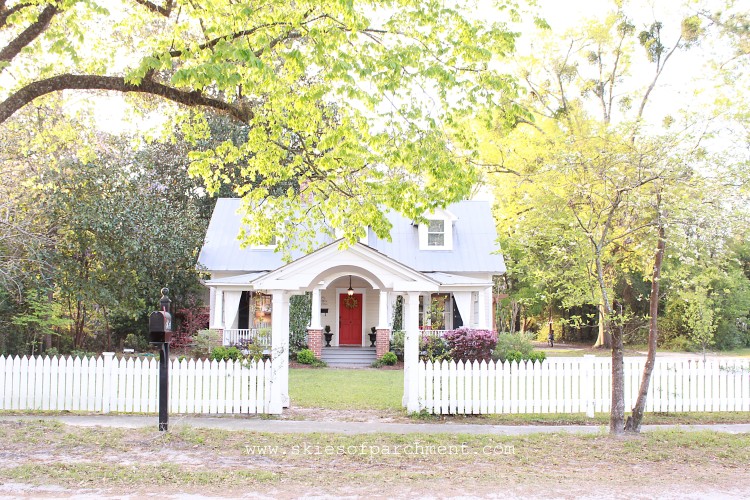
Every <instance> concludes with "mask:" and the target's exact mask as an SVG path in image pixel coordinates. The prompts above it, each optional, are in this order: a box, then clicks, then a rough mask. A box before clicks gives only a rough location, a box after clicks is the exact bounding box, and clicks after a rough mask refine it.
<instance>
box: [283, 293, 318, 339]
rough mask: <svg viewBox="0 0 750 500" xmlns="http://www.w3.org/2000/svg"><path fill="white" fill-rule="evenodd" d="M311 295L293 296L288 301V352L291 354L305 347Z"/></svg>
mask: <svg viewBox="0 0 750 500" xmlns="http://www.w3.org/2000/svg"><path fill="white" fill-rule="evenodd" d="M311 308H312V295H311V294H310V293H306V294H305V295H293V296H292V297H291V298H290V299H289V350H290V352H291V353H292V354H294V353H295V352H298V351H300V350H301V349H304V348H306V347H307V325H308V324H309V323H310V317H311V316H310V315H311Z"/></svg>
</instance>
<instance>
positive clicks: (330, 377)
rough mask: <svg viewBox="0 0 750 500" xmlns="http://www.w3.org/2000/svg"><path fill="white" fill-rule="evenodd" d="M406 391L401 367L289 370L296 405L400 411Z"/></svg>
mask: <svg viewBox="0 0 750 500" xmlns="http://www.w3.org/2000/svg"><path fill="white" fill-rule="evenodd" d="M403 394H404V372H403V371H402V370H375V369H363V370H353V369H336V368H319V369H303V368H300V369H290V370H289V397H290V398H291V400H292V401H294V404H295V405H297V406H302V407H308V408H329V409H333V410H401V409H402V406H401V398H402V397H403Z"/></svg>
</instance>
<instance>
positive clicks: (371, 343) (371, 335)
mask: <svg viewBox="0 0 750 500" xmlns="http://www.w3.org/2000/svg"><path fill="white" fill-rule="evenodd" d="M370 331H371V332H372V333H369V334H368V335H369V336H370V347H375V340H376V339H377V338H378V334H377V333H376V332H377V328H375V327H374V326H373V327H372V328H370Z"/></svg>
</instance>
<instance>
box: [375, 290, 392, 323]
mask: <svg viewBox="0 0 750 500" xmlns="http://www.w3.org/2000/svg"><path fill="white" fill-rule="evenodd" d="M375 328H377V329H378V330H386V329H388V328H390V325H389V322H388V292H386V291H383V290H381V291H380V302H378V326H376V327H375Z"/></svg>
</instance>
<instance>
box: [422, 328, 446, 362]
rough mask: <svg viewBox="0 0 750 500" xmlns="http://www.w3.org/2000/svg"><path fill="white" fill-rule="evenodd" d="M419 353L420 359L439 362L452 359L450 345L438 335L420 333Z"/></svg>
mask: <svg viewBox="0 0 750 500" xmlns="http://www.w3.org/2000/svg"><path fill="white" fill-rule="evenodd" d="M419 353H420V356H419V359H421V360H422V361H432V362H440V361H443V360H448V361H450V360H451V359H453V358H452V355H451V350H450V346H449V345H448V343H447V342H446V341H445V339H444V338H442V337H441V336H439V335H432V334H425V335H422V337H421V338H420V341H419Z"/></svg>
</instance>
